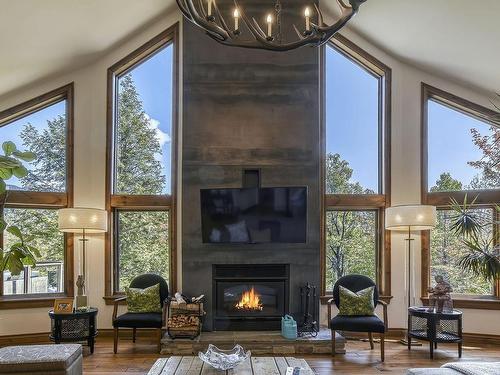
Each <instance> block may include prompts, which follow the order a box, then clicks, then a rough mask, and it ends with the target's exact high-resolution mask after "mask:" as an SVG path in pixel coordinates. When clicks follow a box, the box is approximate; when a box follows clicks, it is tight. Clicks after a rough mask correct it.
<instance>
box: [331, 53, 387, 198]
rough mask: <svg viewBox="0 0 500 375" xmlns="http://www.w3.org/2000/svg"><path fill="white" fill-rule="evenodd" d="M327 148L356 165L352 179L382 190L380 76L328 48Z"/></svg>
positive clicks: (351, 165)
mask: <svg viewBox="0 0 500 375" xmlns="http://www.w3.org/2000/svg"><path fill="white" fill-rule="evenodd" d="M326 129H327V130H326V152H327V153H338V154H340V157H341V158H342V159H344V160H346V161H348V162H349V165H350V167H351V168H352V169H353V175H352V178H351V182H356V181H357V182H359V183H360V184H361V185H362V186H363V187H364V188H369V189H371V190H373V191H375V192H378V169H379V168H378V80H377V79H376V78H375V77H373V76H372V75H371V74H369V73H368V72H366V71H365V70H363V69H362V68H360V67H359V66H358V65H356V64H354V63H353V62H351V61H350V60H349V59H347V58H345V57H344V56H342V55H341V54H340V53H338V52H337V51H335V50H334V49H333V48H330V47H327V48H326Z"/></svg>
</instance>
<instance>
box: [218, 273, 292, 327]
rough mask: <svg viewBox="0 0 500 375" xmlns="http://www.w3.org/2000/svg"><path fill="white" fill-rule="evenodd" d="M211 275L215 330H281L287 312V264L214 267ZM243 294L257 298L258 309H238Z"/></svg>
mask: <svg viewBox="0 0 500 375" xmlns="http://www.w3.org/2000/svg"><path fill="white" fill-rule="evenodd" d="M212 275H213V281H212V285H213V294H212V295H213V304H212V306H213V327H214V330H219V331H224V330H231V331H233V330H234V331H262V330H279V329H280V327H281V317H282V316H283V315H285V314H286V313H288V310H289V288H290V287H289V280H290V278H289V275H290V267H289V265H288V264H224V265H213V270H212ZM245 293H246V294H247V296H248V293H252V295H257V296H258V298H259V304H258V307H254V308H246V307H241V305H242V304H241V302H240V301H241V300H242V296H243V295H244V294H245ZM239 302H240V303H239ZM238 304H239V305H240V307H238V306H237V305H238Z"/></svg>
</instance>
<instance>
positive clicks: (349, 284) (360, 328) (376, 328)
mask: <svg viewBox="0 0 500 375" xmlns="http://www.w3.org/2000/svg"><path fill="white" fill-rule="evenodd" d="M340 286H343V287H344V288H347V289H349V290H350V291H352V292H355V293H357V292H359V291H360V290H363V289H366V288H369V287H371V286H374V287H375V290H374V293H373V303H374V306H375V307H376V306H377V304H380V305H382V307H383V314H384V320H383V321H382V320H380V318H379V317H378V316H376V315H368V316H350V315H349V316H347V315H337V316H335V317H334V318H332V305H333V304H334V303H335V305H336V306H337V308H338V307H339V306H340V298H339V288H340ZM378 297H379V294H378V289H377V286H376V285H375V283H374V282H373V280H371V279H370V278H369V277H366V276H363V275H347V276H343V277H341V278H340V279H338V280H337V282H336V283H335V286H334V287H333V298H331V299H330V300H328V322H329V325H330V329H331V331H332V356H335V331H350V332H367V333H368V338H369V340H370V348H371V349H372V350H373V333H374V332H375V333H379V334H380V358H381V360H382V362H384V359H385V358H384V356H385V353H384V350H385V348H384V343H385V342H384V339H385V331H386V330H387V303H385V302H384V301H381V300H379V298H378Z"/></svg>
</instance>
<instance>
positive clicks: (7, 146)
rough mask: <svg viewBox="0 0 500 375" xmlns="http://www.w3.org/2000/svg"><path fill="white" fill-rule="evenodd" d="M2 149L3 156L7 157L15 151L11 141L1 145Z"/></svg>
mask: <svg viewBox="0 0 500 375" xmlns="http://www.w3.org/2000/svg"><path fill="white" fill-rule="evenodd" d="M2 149H3V152H5V155H7V156H9V155H12V153H13V152H14V151H17V148H16V145H15V144H14V142H11V141H6V142H4V143H2Z"/></svg>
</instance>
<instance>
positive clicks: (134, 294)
mask: <svg viewBox="0 0 500 375" xmlns="http://www.w3.org/2000/svg"><path fill="white" fill-rule="evenodd" d="M125 293H126V294H127V310H128V312H131V313H151V312H155V313H156V312H161V303H160V284H156V285H153V286H150V287H149V288H146V289H139V288H128V287H127V288H125Z"/></svg>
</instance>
